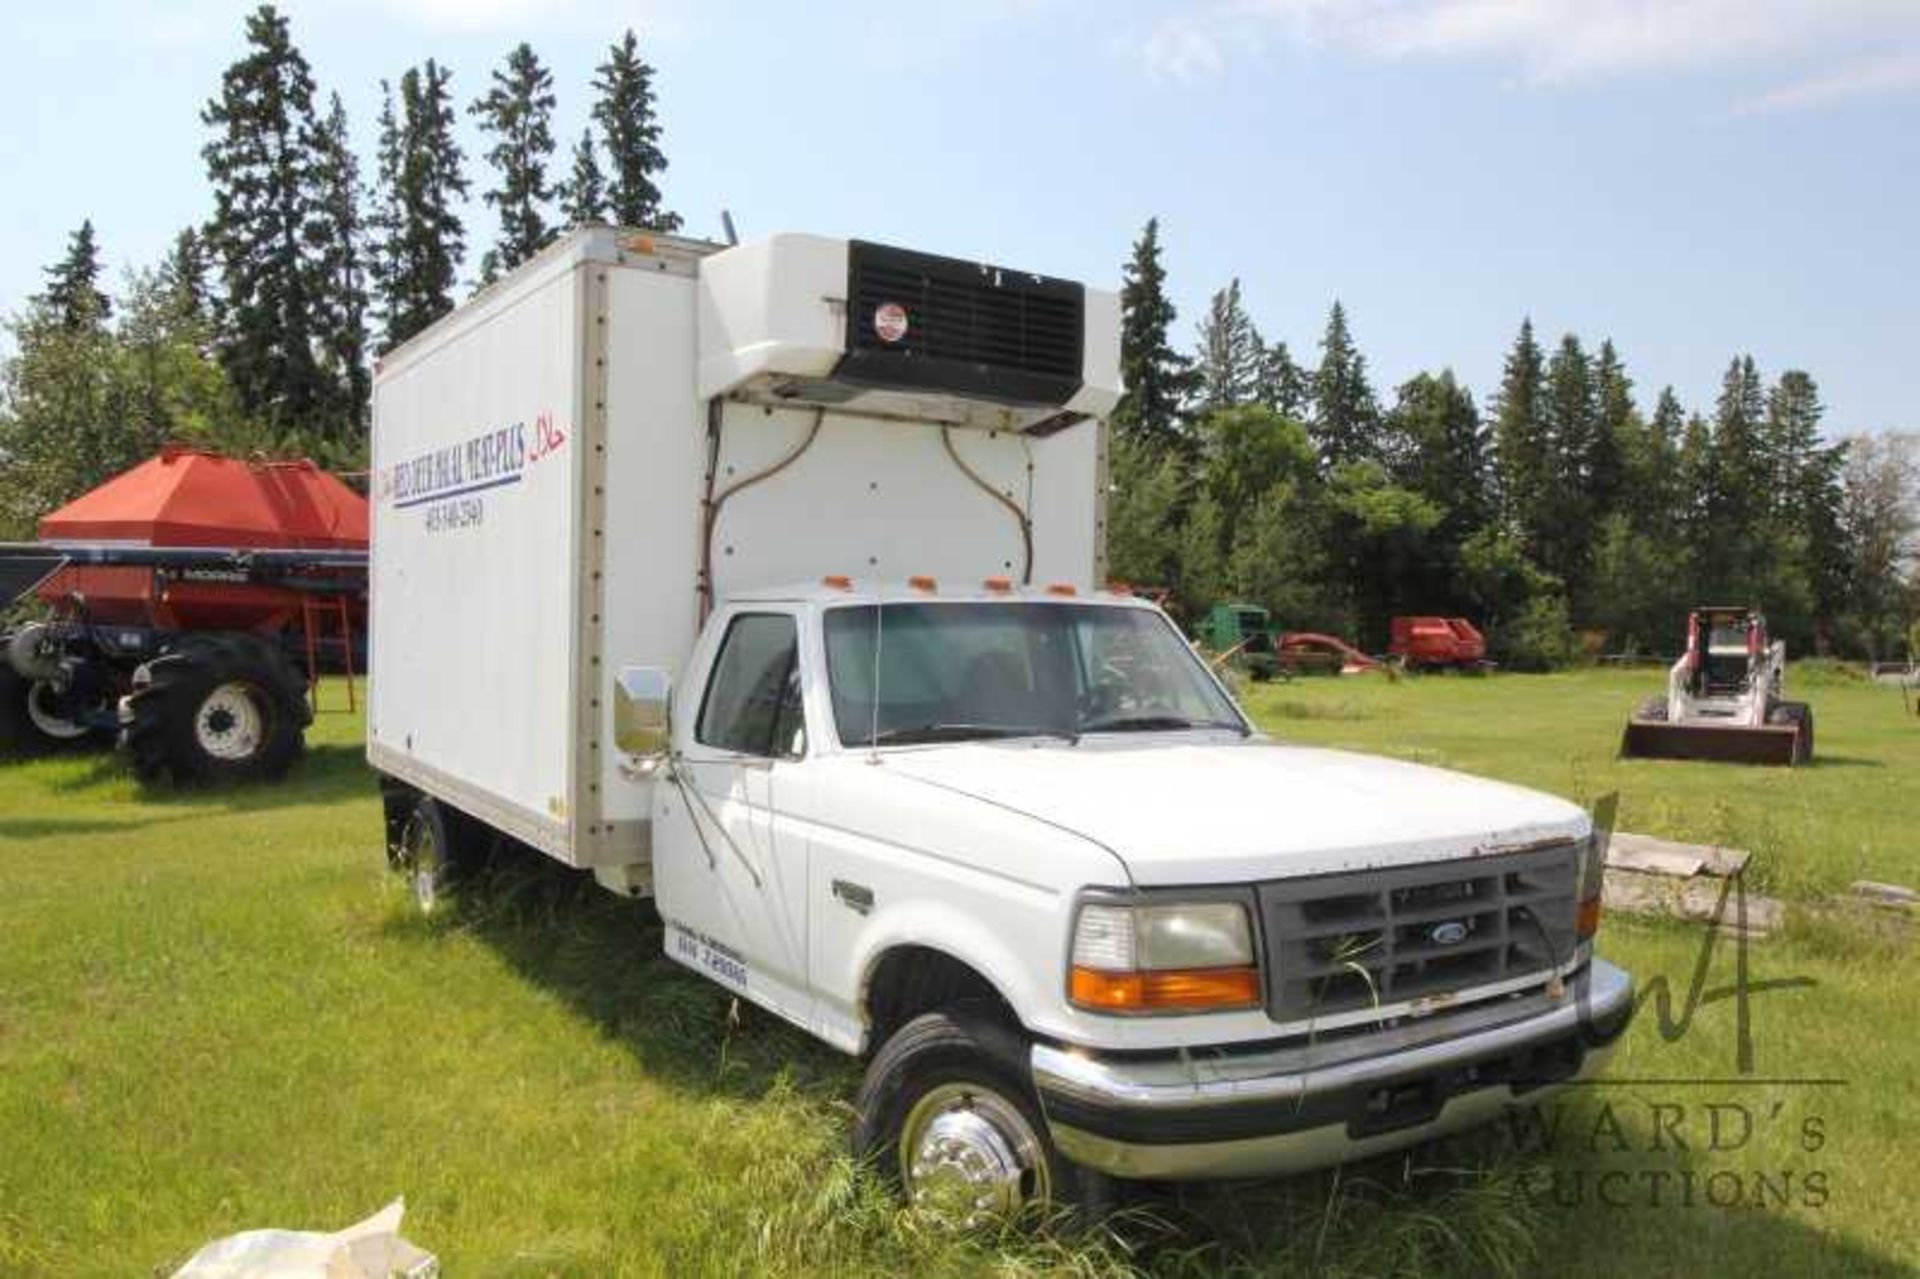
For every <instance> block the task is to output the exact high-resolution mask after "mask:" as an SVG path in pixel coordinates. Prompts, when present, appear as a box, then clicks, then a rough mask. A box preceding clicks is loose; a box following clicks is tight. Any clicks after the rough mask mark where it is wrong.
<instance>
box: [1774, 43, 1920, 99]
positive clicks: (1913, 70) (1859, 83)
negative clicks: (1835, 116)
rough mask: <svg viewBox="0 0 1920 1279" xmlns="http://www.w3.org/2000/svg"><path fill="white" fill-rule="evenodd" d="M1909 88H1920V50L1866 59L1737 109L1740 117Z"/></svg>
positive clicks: (1797, 83) (1795, 82)
mask: <svg viewBox="0 0 1920 1279" xmlns="http://www.w3.org/2000/svg"><path fill="white" fill-rule="evenodd" d="M1909 89H1920V49H1912V50H1909V51H1906V52H1903V53H1893V54H1888V55H1886V56H1884V57H1877V58H1866V59H1863V60H1861V61H1859V62H1854V63H1849V64H1848V65H1846V66H1843V67H1841V68H1840V69H1839V70H1838V71H1833V72H1829V73H1827V74H1824V75H1816V76H1810V77H1808V78H1807V79H1804V80H1795V81H1794V82H1793V83H1791V84H1783V85H1781V86H1780V87H1779V88H1777V89H1769V90H1767V92H1765V93H1762V94H1760V95H1759V96H1758V97H1755V98H1750V99H1748V100H1747V101H1745V102H1743V103H1741V104H1740V106H1739V109H1738V110H1739V114H1741V115H1764V114H1767V113H1769V112H1775V111H1793V110H1798V109H1799V108H1801V107H1818V106H1826V105H1827V104H1829V103H1833V102H1844V101H1846V100H1848V99H1850V98H1864V97H1870V96H1873V95H1875V94H1882V93H1899V92H1902V91H1905V90H1909Z"/></svg>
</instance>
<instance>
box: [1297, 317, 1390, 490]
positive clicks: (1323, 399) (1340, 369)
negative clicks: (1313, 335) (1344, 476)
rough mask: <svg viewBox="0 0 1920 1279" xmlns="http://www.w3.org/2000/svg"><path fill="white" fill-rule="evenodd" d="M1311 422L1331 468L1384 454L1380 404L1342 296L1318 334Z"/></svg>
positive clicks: (1374, 458)
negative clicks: (1354, 339) (1348, 328)
mask: <svg viewBox="0 0 1920 1279" xmlns="http://www.w3.org/2000/svg"><path fill="white" fill-rule="evenodd" d="M1309 427H1310V430H1311V433H1312V436H1313V442H1314V444H1315V446H1316V447H1317V448H1318V449H1319V450H1320V459H1321V461H1322V463H1323V464H1324V465H1325V466H1326V467H1327V468H1328V469H1329V470H1332V469H1335V468H1338V467H1340V466H1343V465H1345V464H1347V463H1349V462H1359V461H1375V460H1378V459H1379V457H1380V441H1379V438H1378V437H1379V429H1380V408H1379V405H1378V404H1377V403H1376V402H1375V400H1374V398H1373V388H1372V387H1371V386H1370V385H1369V384H1368V382H1367V361H1366V357H1365V356H1363V355H1361V354H1360V352H1359V350H1358V348H1356V347H1355V346H1354V344H1353V336H1352V334H1351V333H1349V332H1348V330H1347V312H1346V308H1345V307H1343V306H1341V305H1340V303H1339V302H1338V301H1335V302H1334V304H1333V308H1332V309H1331V310H1330V311H1328V312H1327V330H1326V333H1325V334H1324V335H1323V336H1322V337H1321V339H1320V367H1319V368H1317V369H1315V370H1314V373H1313V420H1312V422H1311V423H1310V424H1309Z"/></svg>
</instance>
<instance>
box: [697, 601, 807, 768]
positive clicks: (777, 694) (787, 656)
mask: <svg viewBox="0 0 1920 1279" xmlns="http://www.w3.org/2000/svg"><path fill="white" fill-rule="evenodd" d="M805 723H806V721H805V718H804V716H803V715H802V712H801V701H800V646H799V636H798V632H797V629H796V627H795V624H794V619H793V618H792V617H790V616H788V615H786V614H784V613H742V614H740V615H739V616H738V617H735V618H734V619H733V621H732V622H730V623H728V625H727V633H726V636H725V637H724V638H723V639H722V640H721V641H720V656H719V659H718V660H716V661H715V662H714V664H713V676H712V678H711V679H710V680H709V681H708V683H707V693H706V700H705V701H704V702H703V703H702V704H701V707H700V719H699V721H698V723H697V724H696V725H695V727H694V739H695V740H696V741H698V742H699V743H700V744H701V745H702V746H712V747H716V748H717V749H720V750H727V751H737V752H739V753H740V754H743V755H759V756H762V757H765V758H769V759H793V758H798V757H799V756H801V755H803V754H805V753H806V729H805Z"/></svg>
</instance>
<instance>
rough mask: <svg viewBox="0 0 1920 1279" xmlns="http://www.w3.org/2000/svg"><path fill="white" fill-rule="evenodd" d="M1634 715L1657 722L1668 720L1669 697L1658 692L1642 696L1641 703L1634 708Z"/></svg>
mask: <svg viewBox="0 0 1920 1279" xmlns="http://www.w3.org/2000/svg"><path fill="white" fill-rule="evenodd" d="M1633 717H1634V718H1635V719H1639V720H1647V721H1650V722H1652V723H1655V724H1664V723H1666V722H1667V699H1666V698H1665V697H1663V696H1661V695H1660V694H1658V693H1654V694H1650V695H1649V696H1646V697H1643V698H1641V699H1640V704H1639V705H1638V706H1635V707H1634V708H1633Z"/></svg>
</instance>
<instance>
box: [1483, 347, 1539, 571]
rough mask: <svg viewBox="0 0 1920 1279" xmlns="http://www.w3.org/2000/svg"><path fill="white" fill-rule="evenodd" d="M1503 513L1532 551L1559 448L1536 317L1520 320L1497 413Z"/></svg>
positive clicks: (1495, 427) (1495, 435)
mask: <svg viewBox="0 0 1920 1279" xmlns="http://www.w3.org/2000/svg"><path fill="white" fill-rule="evenodd" d="M1493 445H1494V455H1495V457H1496V458H1497V459H1498V464H1499V469H1498V474H1499V486H1498V487H1499V490H1500V504H1501V509H1502V512H1503V513H1504V514H1505V516H1506V520H1507V524H1508V526H1509V527H1510V528H1511V529H1512V530H1513V531H1514V532H1515V533H1516V534H1518V535H1519V537H1520V539H1521V543H1522V545H1523V546H1524V547H1525V548H1526V549H1527V550H1529V551H1531V550H1532V549H1533V547H1532V545H1531V539H1532V533H1533V530H1534V529H1535V527H1536V526H1537V525H1538V524H1539V522H1540V518H1541V513H1542V511H1543V510H1544V508H1545V506H1546V503H1547V501H1548V499H1549V496H1550V494H1549V491H1548V490H1549V486H1550V484H1551V482H1552V475H1551V470H1552V466H1553V451H1552V448H1551V444H1550V441H1549V439H1548V436H1547V383H1546V356H1545V354H1544V353H1543V352H1542V351H1541V349H1540V343H1539V342H1538V341H1537V340H1536V339H1535V338H1534V336H1533V321H1532V320H1531V319H1526V320H1523V321H1521V323H1520V333H1519V336H1517V337H1516V338H1514V340H1513V347H1512V349H1511V350H1509V351H1508V352H1507V362H1506V368H1505V370H1504V372H1503V373H1502V375H1501V378H1500V394H1499V397H1498V399H1497V401H1496V402H1495V407H1494V417H1493Z"/></svg>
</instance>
